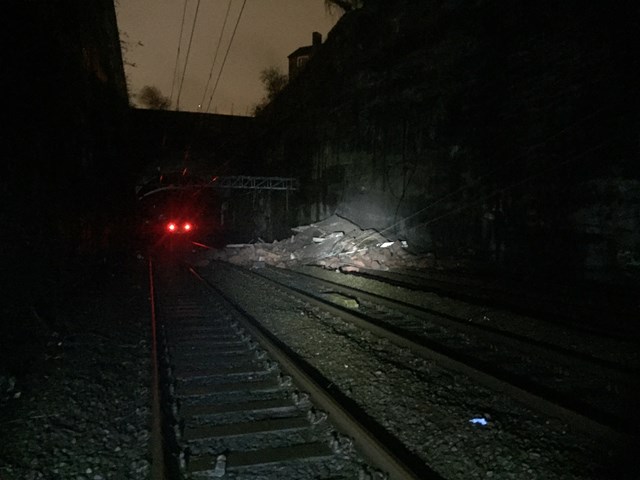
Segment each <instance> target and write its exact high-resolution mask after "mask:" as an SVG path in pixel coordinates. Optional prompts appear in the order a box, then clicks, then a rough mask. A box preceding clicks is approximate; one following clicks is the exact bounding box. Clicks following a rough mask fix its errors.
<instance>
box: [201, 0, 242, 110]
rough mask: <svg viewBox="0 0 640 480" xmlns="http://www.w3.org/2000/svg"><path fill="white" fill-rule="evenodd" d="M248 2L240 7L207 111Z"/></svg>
mask: <svg viewBox="0 0 640 480" xmlns="http://www.w3.org/2000/svg"><path fill="white" fill-rule="evenodd" d="M246 4H247V0H243V2H242V7H241V8H240V13H239V14H238V19H237V20H236V24H235V27H234V28H233V33H232V34H231V39H230V40H229V45H228V46H227V51H226V52H225V54H224V58H223V59H222V64H221V65H220V71H219V72H218V78H216V83H215V84H214V86H213V91H212V92H211V96H210V97H209V102H208V103H207V108H206V109H205V112H208V111H209V107H210V106H211V101H212V100H213V95H214V94H215V93H216V90H217V89H218V84H219V82H220V77H222V71H223V70H224V66H225V64H226V63H227V57H228V56H229V51H230V50H231V45H232V44H233V39H234V38H235V36H236V31H237V30H238V25H239V24H240V19H241V18H242V12H244V6H245V5H246Z"/></svg>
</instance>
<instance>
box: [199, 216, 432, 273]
mask: <svg viewBox="0 0 640 480" xmlns="http://www.w3.org/2000/svg"><path fill="white" fill-rule="evenodd" d="M292 231H293V232H294V234H293V235H292V236H291V237H290V238H287V239H284V240H280V241H274V242H273V243H252V244H234V245H227V246H226V247H225V248H223V249H219V250H210V251H208V252H207V254H206V260H205V262H206V261H208V260H221V261H226V262H230V263H233V264H236V265H242V266H247V267H253V268H260V267H261V266H264V265H273V266H277V267H281V268H291V267H296V266H301V265H316V266H321V267H324V268H327V269H330V270H341V271H344V272H353V271H359V270H390V269H395V268H407V267H411V268H427V267H429V266H432V265H433V259H432V257H430V256H416V255H414V254H412V253H410V252H409V251H408V245H407V244H406V242H404V241H401V240H392V239H389V238H387V237H385V236H384V235H382V234H381V233H379V232H377V231H375V230H371V229H369V230H363V229H361V228H360V227H358V226H357V225H355V224H354V223H352V222H350V221H349V220H347V219H345V218H342V217H340V216H338V215H332V216H330V217H328V218H327V219H325V220H322V221H321V222H317V223H312V224H310V225H304V226H300V227H295V228H293V229H292Z"/></svg>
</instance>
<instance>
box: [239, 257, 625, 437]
mask: <svg viewBox="0 0 640 480" xmlns="http://www.w3.org/2000/svg"><path fill="white" fill-rule="evenodd" d="M228 265H229V267H230V268H232V269H234V270H237V271H240V272H243V273H245V274H246V275H255V276H256V277H258V278H262V279H264V280H266V281H268V282H271V283H273V284H274V285H277V286H279V287H280V288H282V289H284V290H286V291H287V292H288V293H291V294H293V295H294V296H297V297H299V298H302V299H303V300H304V301H305V302H307V303H310V304H312V305H315V306H316V307H319V308H321V309H323V310H325V311H328V312H329V313H331V314H333V315H336V316H338V317H340V318H342V319H344V320H345V321H349V322H351V323H353V324H355V325H357V326H359V327H360V328H363V329H365V330H368V331H370V332H371V333H373V334H375V335H377V336H379V337H382V338H385V339H387V340H389V341H391V342H393V343H394V344H396V345H398V346H400V347H403V348H407V349H409V350H410V351H412V352H413V353H415V354H416V355H419V356H421V357H422V358H425V359H429V360H432V361H435V362H437V363H439V364H440V365H441V366H443V367H445V368H448V369H450V370H453V371H456V372H458V373H462V374H464V375H467V376H469V377H470V378H472V379H474V380H475V381H477V382H478V383H480V384H482V385H485V386H486V387H489V388H491V389H492V390H495V391H499V392H503V393H505V394H507V395H509V396H511V397H512V398H514V399H515V400H518V401H519V402H521V403H523V404H525V405H527V406H529V407H530V408H533V409H534V410H537V411H539V412H542V413H544V414H546V415H549V416H552V417H555V418H559V419H561V420H563V421H565V422H566V423H568V424H569V425H572V426H573V427H575V428H576V429H578V430H580V431H582V432H585V433H588V434H590V435H595V436H597V437H599V438H601V439H602V440H605V441H607V442H609V443H611V444H614V445H617V446H618V445H625V444H630V442H635V441H636V438H635V437H634V435H633V434H631V433H628V432H625V431H622V430H621V429H619V428H614V427H612V426H611V425H609V424H608V423H607V421H606V420H596V419H594V418H592V417H594V416H598V413H597V412H588V413H581V412H580V411H577V410H576V409H573V408H571V407H568V406H565V405H564V404H566V403H567V402H568V401H567V399H565V398H564V397H563V396H561V395H558V394H554V392H552V391H544V390H547V389H542V388H541V389H540V390H542V392H541V393H537V392H535V391H534V389H532V388H529V387H530V386H529V385H527V384H526V382H523V380H522V379H520V378H517V377H516V376H514V375H510V374H505V373H502V372H499V371H495V369H493V368H491V367H490V366H487V365H484V366H483V367H482V368H476V367H474V366H472V365H471V363H476V364H477V363H479V362H478V360H477V359H472V358H465V356H464V355H462V354H459V353H457V352H454V351H451V350H450V349H449V348H447V347H444V346H442V345H439V344H436V343H434V342H432V341H427V340H424V343H417V342H416V341H415V340H413V338H408V336H407V334H406V332H405V333H403V332H395V331H393V330H392V329H390V328H388V327H386V326H383V325H381V324H378V323H377V322H376V321H375V320H374V319H371V318H369V317H367V316H366V315H363V314H358V313H357V312H353V311H351V310H350V309H348V308H346V307H342V306H339V305H336V304H334V303H332V302H330V301H328V300H325V299H322V298H318V297H316V296H314V295H313V294H310V293H308V292H305V291H304V290H301V289H299V288H296V287H292V286H290V285H286V284H284V283H281V282H278V281H277V280H273V279H270V278H268V277H264V276H262V275H258V274H257V273H256V272H255V271H250V270H247V269H245V268H242V267H238V266H235V265H231V264H228ZM545 395H546V396H545ZM600 416H601V415H600Z"/></svg>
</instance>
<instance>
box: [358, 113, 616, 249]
mask: <svg viewBox="0 0 640 480" xmlns="http://www.w3.org/2000/svg"><path fill="white" fill-rule="evenodd" d="M606 110H607V108H601V109H598V110H596V111H594V112H592V113H591V114H589V115H587V116H586V117H583V118H581V119H580V120H578V121H576V122H575V123H574V124H572V125H570V126H568V127H565V128H563V129H562V130H560V131H559V132H556V133H555V134H553V135H550V136H549V137H547V138H546V139H545V140H543V141H541V142H538V143H537V144H536V145H533V146H532V147H530V149H529V152H530V151H531V149H533V148H536V147H540V146H542V145H544V144H546V143H548V142H549V141H550V140H551V139H554V138H556V137H559V136H561V135H562V134H564V133H566V132H567V131H570V130H572V129H573V128H575V127H576V126H578V125H580V124H582V123H583V122H585V121H586V120H587V119H591V118H593V117H596V116H598V115H599V114H601V113H603V112H604V111H606ZM612 142H613V140H611V141H609V142H606V143H602V144H600V145H597V146H594V147H592V148H590V149H587V150H585V151H583V152H581V153H579V154H576V155H574V156H572V157H570V158H568V159H566V160H564V161H562V162H559V163H556V164H553V165H551V166H548V167H547V168H543V169H541V170H539V171H538V172H535V173H532V174H531V175H529V176H527V177H525V178H522V179H520V180H518V181H516V182H513V183H511V184H509V185H507V186H505V187H503V188H499V189H494V190H493V191H491V192H489V193H487V194H484V195H480V196H478V197H474V198H472V199H470V200H469V201H467V202H466V203H463V204H461V205H458V206H456V207H455V208H453V209H451V210H448V211H446V212H444V213H443V214H441V215H439V216H437V217H435V218H431V219H429V220H427V221H425V222H421V223H420V224H418V225H416V226H427V225H431V224H432V223H435V222H437V221H439V220H442V219H443V218H446V217H448V216H451V215H453V214H455V213H458V212H460V211H461V210H464V209H466V208H469V207H472V206H474V205H477V203H478V202H479V201H482V200H487V199H490V198H492V197H494V196H495V195H497V194H499V193H503V192H506V191H509V190H512V189H513V188H515V187H518V186H520V185H522V184H524V183H527V182H529V181H531V180H533V179H535V178H538V177H540V176H543V175H544V174H546V173H548V172H551V171H553V170H555V169H557V168H559V167H562V166H564V165H567V164H570V163H573V162H575V161H576V160H578V159H580V158H582V157H584V156H585V155H586V154H588V153H592V152H594V151H598V150H601V149H602V148H604V147H605V146H607V145H609V144H611V143H612ZM529 152H527V153H529ZM523 156H525V157H526V154H524V155H519V156H516V157H513V158H511V160H509V161H507V162H506V164H503V165H501V166H500V167H498V168H504V166H505V165H508V164H511V163H513V161H514V160H515V159H518V158H520V159H522V157H523ZM492 173H495V170H494V171H492V172H490V173H488V174H485V175H483V176H482V177H480V178H479V179H478V181H480V180H481V179H484V178H487V177H489V176H491V174H492ZM469 188H471V187H470V186H463V187H460V188H457V189H455V190H453V191H451V192H449V193H447V194H445V195H443V196H442V197H440V198H438V199H437V200H435V201H433V202H432V203H430V204H429V205H427V206H425V207H424V208H421V209H420V210H418V211H417V212H414V213H412V214H411V215H408V216H407V217H403V218H402V219H401V220H400V221H397V222H394V223H393V224H392V225H389V226H388V227H386V228H384V229H382V230H380V231H379V233H381V234H382V233H384V232H387V231H389V230H391V229H393V228H395V227H397V226H398V225H400V223H402V222H404V221H406V220H409V219H412V218H414V217H416V216H418V215H421V214H423V213H424V212H425V211H427V210H429V209H430V208H432V207H434V206H435V205H437V204H439V203H441V202H443V201H445V200H446V199H448V198H450V197H452V196H454V195H455V194H457V193H461V192H463V191H464V190H467V189H469ZM371 236H372V235H370V234H367V235H366V236H365V237H363V238H362V239H361V240H360V242H359V244H358V245H360V244H362V243H363V242H364V241H366V240H367V239H368V238H369V237H371Z"/></svg>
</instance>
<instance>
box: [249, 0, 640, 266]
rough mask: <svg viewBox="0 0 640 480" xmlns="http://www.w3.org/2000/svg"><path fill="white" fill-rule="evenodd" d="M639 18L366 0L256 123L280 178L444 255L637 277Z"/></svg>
mask: <svg viewBox="0 0 640 480" xmlns="http://www.w3.org/2000/svg"><path fill="white" fill-rule="evenodd" d="M638 18H639V12H638V7H637V6H635V5H633V4H631V3H627V2H624V3H623V4H616V5H611V4H610V2H604V1H598V2H589V4H588V5H587V4H584V2H576V1H568V2H567V1H555V0H547V1H542V2H511V1H506V0H493V1H488V0H487V1H477V2H459V1H453V0H450V1H409V0H405V1H398V2H382V1H377V0H369V1H368V2H365V6H364V8H362V9H361V10H358V11H355V12H352V13H350V14H347V15H345V16H344V17H343V18H342V19H341V21H340V22H339V23H338V25H337V26H336V28H335V29H334V30H333V31H332V32H331V33H330V35H329V38H328V39H327V41H326V42H325V44H324V45H323V48H322V49H321V50H320V51H318V53H317V55H316V56H315V57H314V59H313V60H312V61H310V62H309V64H308V65H307V68H305V71H304V72H302V73H301V75H300V76H299V77H297V78H296V79H294V80H293V81H292V82H291V83H290V85H289V86H288V88H287V89H286V90H285V91H284V92H282V94H281V95H280V96H279V97H278V98H277V100H276V102H274V103H273V104H272V105H271V106H270V108H268V109H266V110H265V113H264V115H262V117H261V118H260V120H261V122H262V125H263V128H264V130H263V140H264V142H265V143H264V150H265V151H266V152H269V153H268V156H269V161H270V162H271V165H272V167H273V168H274V169H276V170H278V169H279V170H281V171H283V172H289V173H290V174H296V175H298V176H300V177H301V178H302V179H303V184H304V186H305V190H304V192H303V195H302V203H301V204H300V206H299V212H300V215H299V218H298V219H297V220H298V221H299V222H304V221H310V220H316V219H317V218H319V217H322V216H325V215H327V214H329V213H332V212H338V213H343V214H345V215H346V216H348V217H350V218H351V219H353V220H355V221H357V222H358V223H360V224H362V225H363V226H367V227H369V226H371V227H375V228H378V229H386V230H387V232H388V233H390V234H396V235H398V236H400V237H403V238H407V239H408V240H409V242H410V244H413V245H414V246H415V247H417V248H419V249H421V250H427V251H433V252H435V253H436V254H438V255H457V256H464V257H467V258H470V259H474V260H484V261H487V262H490V263H496V264H500V265H503V266H507V267H509V268H512V269H519V270H523V269H524V270H528V271H533V270H540V269H541V270H545V271H556V272H564V273H570V274H578V275H582V274H584V273H585V272H586V271H587V270H589V269H593V268H597V269H600V270H614V271H618V272H620V271H625V270H634V269H636V268H637V266H638V265H639V264H640V262H639V261H640V236H639V234H638V232H639V230H640V228H639V227H640V225H639V224H638V218H640V217H638V215H637V214H638V213H639V212H640V211H639V205H640V198H639V197H638V194H637V193H635V192H637V191H638V187H640V182H639V177H640V176H639V168H638V162H637V157H638V150H639V148H638V147H639V137H638V132H639V131H640V130H639V127H640V121H639V115H638V108H637V107H638V90H637V88H636V87H635V86H634V85H636V84H637V83H638V76H637V72H638V70H639V59H640V56H639V55H638V53H640V52H639V50H638V48H637V47H636V44H637V42H635V40H634V36H635V33H634V32H637V31H639V30H638V28H639V27H640V25H639V21H638Z"/></svg>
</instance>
